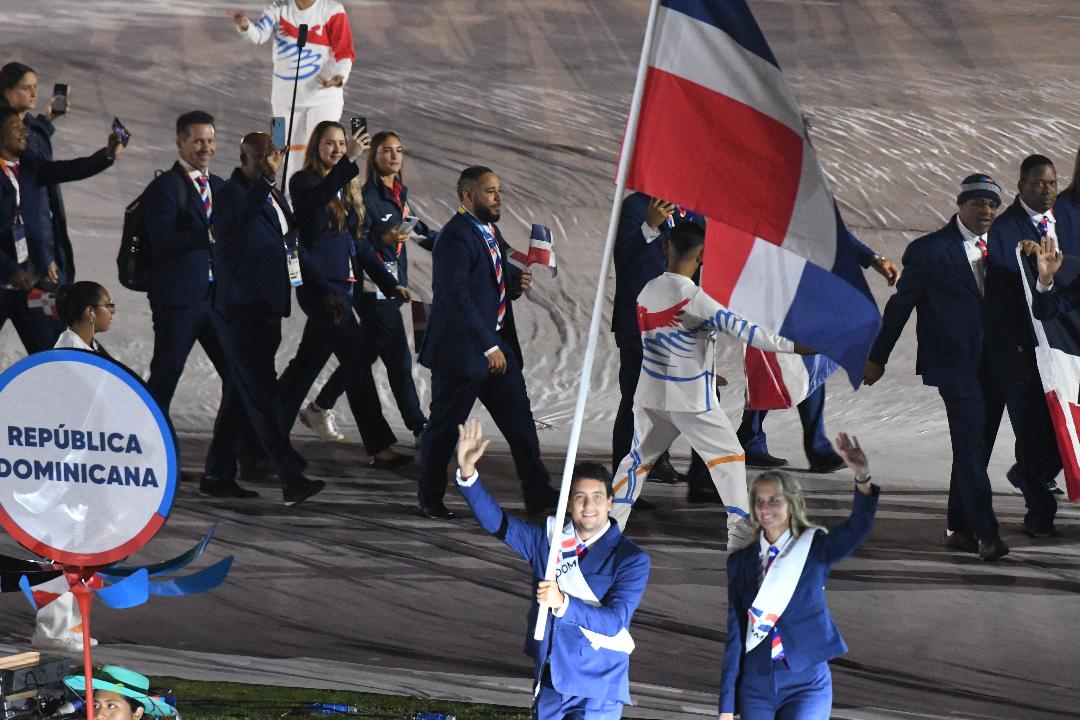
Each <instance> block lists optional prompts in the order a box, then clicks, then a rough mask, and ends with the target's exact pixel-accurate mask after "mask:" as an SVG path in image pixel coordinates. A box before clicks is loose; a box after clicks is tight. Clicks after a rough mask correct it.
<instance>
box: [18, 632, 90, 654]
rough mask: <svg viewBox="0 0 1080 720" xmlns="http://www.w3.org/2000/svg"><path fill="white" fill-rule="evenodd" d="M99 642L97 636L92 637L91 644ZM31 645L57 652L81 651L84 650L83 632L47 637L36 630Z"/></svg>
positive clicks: (31, 638)
mask: <svg viewBox="0 0 1080 720" xmlns="http://www.w3.org/2000/svg"><path fill="white" fill-rule="evenodd" d="M97 644H98V641H97V640H96V639H95V638H90V646H91V647H93V646H95V645H97ZM30 645H31V646H32V647H35V648H37V649H38V650H55V651H57V652H69V653H81V652H82V651H83V639H82V633H77V632H69V633H65V634H64V636H63V637H55V638H54V637H47V636H45V635H41V634H40V633H37V632H35V633H34V634H33V635H32V636H31V637H30Z"/></svg>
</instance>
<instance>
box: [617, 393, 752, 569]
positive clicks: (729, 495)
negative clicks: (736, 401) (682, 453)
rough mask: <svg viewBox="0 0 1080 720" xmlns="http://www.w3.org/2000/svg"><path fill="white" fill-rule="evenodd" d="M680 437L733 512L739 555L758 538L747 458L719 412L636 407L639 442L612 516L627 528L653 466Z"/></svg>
mask: <svg viewBox="0 0 1080 720" xmlns="http://www.w3.org/2000/svg"><path fill="white" fill-rule="evenodd" d="M680 435H682V436H683V437H685V438H686V439H687V441H688V442H689V443H690V447H692V448H693V449H694V451H695V452H697V454H698V455H700V456H701V459H702V460H703V461H704V462H705V465H706V466H707V467H708V468H709V475H710V476H711V477H712V481H713V485H715V486H716V491H717V492H718V493H720V497H721V498H723V500H724V509H725V510H726V511H727V513H728V551H729V552H731V551H733V550H738V549H739V548H741V547H743V546H744V545H745V544H746V543H747V542H749V540H750V539H751V537H752V531H751V528H750V513H749V507H750V498H749V495H748V492H747V487H746V455H745V454H744V453H743V449H742V445H741V444H740V443H739V438H737V437H736V436H735V429H734V428H733V427H732V426H731V421H729V420H728V417H727V415H725V414H724V411H723V410H721V409H719V408H713V409H712V410H706V411H705V412H701V413H695V412H676V411H671V410H657V409H654V408H643V407H638V406H636V405H635V406H634V440H633V444H632V445H631V446H630V454H629V455H627V456H626V457H625V458H623V461H622V462H621V463H619V469H618V470H616V471H615V479H614V482H613V484H614V486H615V504H614V506H613V507H612V509H611V517H613V518H615V520H616V522H618V523H619V529H624V528H625V527H626V521H627V519H628V518H629V517H630V509H631V506H632V505H633V504H634V501H635V500H637V499H638V497H639V496H640V495H641V491H642V489H643V487H644V485H645V479H646V478H647V477H648V475H649V470H651V469H652V466H653V463H655V462H656V459H657V458H658V457H660V455H662V454H663V453H664V451H665V450H667V449H668V448H669V447H671V444H672V443H673V442H675V439H676V438H677V437H679V436H680Z"/></svg>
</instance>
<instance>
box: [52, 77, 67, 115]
mask: <svg viewBox="0 0 1080 720" xmlns="http://www.w3.org/2000/svg"><path fill="white" fill-rule="evenodd" d="M49 108H50V109H51V110H52V114H53V115H54V116H56V115H63V114H64V113H66V112H67V111H68V86H67V83H56V84H55V85H53V95H52V101H51V102H50V103H49Z"/></svg>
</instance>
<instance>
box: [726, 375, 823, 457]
mask: <svg viewBox="0 0 1080 720" xmlns="http://www.w3.org/2000/svg"><path fill="white" fill-rule="evenodd" d="M796 407H797V408H798V410H799V420H801V421H802V427H803V449H804V450H805V451H806V459H807V460H809V461H810V464H811V465H815V464H817V463H819V462H820V463H824V462H828V461H829V460H830V459H831V458H832V456H833V455H834V454H835V452H836V451H835V450H833V446H832V443H831V442H829V437H828V436H827V435H826V434H825V385H824V384H822V385H821V387H819V388H818V389H817V390H815V391H814V392H812V393H810V394H809V395H807V396H806V399H805V400H803V401H802V402H801V403H799V404H798V405H796ZM766 413H768V410H746V411H744V412H743V416H742V422H741V423H740V424H739V429H738V430H737V431H736V432H735V434H736V435H737V436H738V438H739V442H740V443H742V446H743V450H745V451H746V454H747V455H765V454H767V453H768V452H769V446H768V444H767V443H766V441H765V430H764V428H763V427H762V425H763V424H764V423H765V415H766Z"/></svg>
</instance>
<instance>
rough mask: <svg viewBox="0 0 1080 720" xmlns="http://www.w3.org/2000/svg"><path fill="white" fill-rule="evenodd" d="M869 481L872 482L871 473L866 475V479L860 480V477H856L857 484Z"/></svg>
mask: <svg viewBox="0 0 1080 720" xmlns="http://www.w3.org/2000/svg"><path fill="white" fill-rule="evenodd" d="M868 482H870V476H869V475H867V476H866V479H865V480H860V479H859V478H858V477H856V478H855V484H856V485H865V484H866V483H868Z"/></svg>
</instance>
